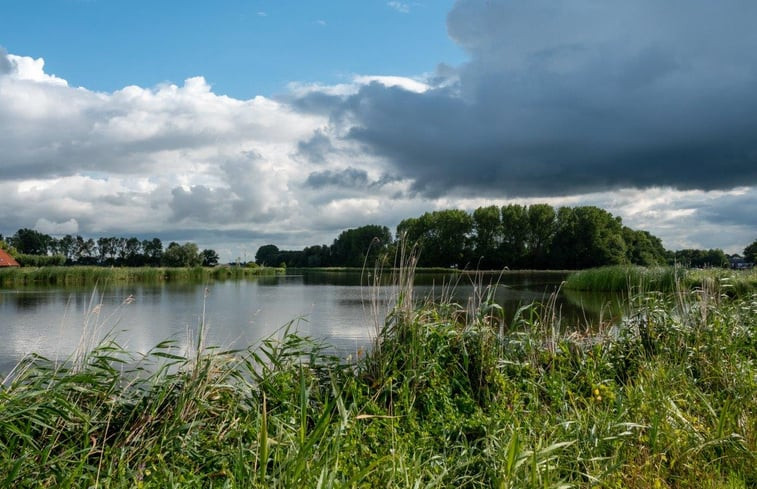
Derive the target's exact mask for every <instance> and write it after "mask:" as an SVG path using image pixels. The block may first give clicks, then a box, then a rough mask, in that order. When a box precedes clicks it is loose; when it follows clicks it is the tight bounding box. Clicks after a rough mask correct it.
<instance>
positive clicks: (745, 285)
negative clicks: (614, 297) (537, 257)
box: [565, 265, 757, 295]
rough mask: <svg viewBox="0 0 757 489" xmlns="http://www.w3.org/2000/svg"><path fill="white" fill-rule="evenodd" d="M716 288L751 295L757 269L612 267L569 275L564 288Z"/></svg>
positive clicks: (735, 293) (623, 290)
mask: <svg viewBox="0 0 757 489" xmlns="http://www.w3.org/2000/svg"><path fill="white" fill-rule="evenodd" d="M704 287H707V288H716V289H718V291H722V292H725V293H728V294H729V295H748V294H750V293H753V292H755V291H757V269H752V270H740V271H737V270H729V269H722V268H708V269H703V270H699V269H685V268H681V267H649V268H647V267H639V266H624V265H618V266H610V267H599V268H591V269H587V270H581V271H578V272H574V273H572V274H570V275H569V276H568V278H567V280H566V281H565V288H567V289H571V290H594V291H614V292H628V291H658V292H673V291H675V290H678V289H680V288H686V289H695V288H700V289H701V288H704Z"/></svg>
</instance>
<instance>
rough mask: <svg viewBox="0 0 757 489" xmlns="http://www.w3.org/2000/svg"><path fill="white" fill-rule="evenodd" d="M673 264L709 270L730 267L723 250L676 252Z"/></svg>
mask: <svg viewBox="0 0 757 489" xmlns="http://www.w3.org/2000/svg"><path fill="white" fill-rule="evenodd" d="M673 259H674V262H675V263H679V264H681V265H683V266H686V267H693V268H709V267H727V266H729V265H730V261H729V260H728V257H727V256H726V254H725V253H724V252H723V250H717V249H716V250H678V251H676V252H674V253H673Z"/></svg>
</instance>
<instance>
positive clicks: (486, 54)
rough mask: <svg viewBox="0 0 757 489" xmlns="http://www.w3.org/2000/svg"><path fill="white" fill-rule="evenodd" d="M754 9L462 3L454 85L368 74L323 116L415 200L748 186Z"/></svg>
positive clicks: (756, 36) (752, 146)
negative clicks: (413, 85)
mask: <svg viewBox="0 0 757 489" xmlns="http://www.w3.org/2000/svg"><path fill="white" fill-rule="evenodd" d="M755 18H757V3H755V2H751V1H739V0H726V1H722V2H717V3H711V2H705V1H703V0H693V1H691V0H686V1H684V0H676V1H669V2H658V1H656V0H655V1H653V0H643V1H637V2H622V1H607V2H595V1H588V0H577V1H572V2H551V1H533V0H529V1H497V0H491V1H486V2H484V1H481V0H460V1H458V2H457V4H456V5H455V7H454V8H453V10H452V11H451V12H450V14H449V17H448V29H449V33H450V35H451V37H452V38H453V39H454V40H455V41H456V42H458V43H459V44H460V45H461V46H462V47H463V48H465V49H466V50H467V51H468V52H469V54H470V56H471V61H470V62H469V63H468V64H466V65H464V66H462V67H460V68H459V70H457V72H456V77H455V78H456V80H457V81H456V83H455V84H453V85H450V84H446V85H438V87H439V88H436V89H432V90H429V91H426V92H424V93H413V92H409V91H406V90H403V89H401V88H399V87H386V86H384V85H381V84H378V83H372V84H370V85H367V86H364V87H362V88H361V90H360V91H359V92H358V93H357V94H355V95H352V96H349V97H346V98H344V99H342V101H341V103H340V104H339V105H338V106H337V108H336V109H335V110H334V111H333V112H332V120H333V121H337V123H338V121H341V123H342V124H344V127H346V128H349V130H348V132H347V139H351V140H354V141H357V142H359V143H361V144H362V145H363V146H364V147H365V148H366V150H368V151H370V152H373V153H375V154H377V155H379V156H383V157H385V158H386V159H387V160H388V161H389V163H390V165H392V171H394V172H396V173H397V174H399V175H401V176H404V177H407V178H411V179H412V180H413V181H414V189H415V190H418V191H420V192H422V193H424V194H425V195H428V196H436V195H441V194H444V193H447V192H449V191H452V190H456V191H458V192H461V193H471V192H475V193H476V194H499V195H502V194H506V195H509V196H530V195H547V194H550V195H569V194H578V193H583V192H590V191H599V190H607V189H612V188H620V187H640V188H644V187H650V186H659V185H670V186H672V187H675V188H679V189H694V188H698V189H705V190H711V189H726V188H732V187H734V186H738V185H752V184H755V183H757V137H755V136H754V135H755V134H757V90H755V87H757V56H755V55H754V53H755V51H757V29H754V26H753V20H754V19H755ZM329 99H330V100H332V101H333V97H329ZM300 103H301V104H302V105H303V106H312V105H314V102H313V96H312V95H311V96H310V98H308V99H303V100H302V101H301V102H300Z"/></svg>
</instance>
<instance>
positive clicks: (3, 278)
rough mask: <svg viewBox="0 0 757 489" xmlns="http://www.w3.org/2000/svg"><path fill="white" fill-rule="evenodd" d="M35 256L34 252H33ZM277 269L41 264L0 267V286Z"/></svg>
mask: <svg viewBox="0 0 757 489" xmlns="http://www.w3.org/2000/svg"><path fill="white" fill-rule="evenodd" d="M35 257H36V255H35ZM281 271H282V270H281V269H279V268H269V267H256V268H246V267H231V266H220V267H213V268H201V267H194V268H187V267H182V268H160V267H138V268H127V267H123V268H105V267H96V266H91V267H87V266H65V267H61V266H45V267H41V268H3V269H0V287H19V286H24V285H41V284H46V285H92V286H94V285H97V284H104V283H114V282H126V283H159V282H168V281H183V282H187V281H190V282H191V281H194V282H197V281H207V280H211V279H213V280H226V279H241V278H245V277H254V276H257V275H266V274H275V273H280V272H281Z"/></svg>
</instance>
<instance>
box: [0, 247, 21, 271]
mask: <svg viewBox="0 0 757 489" xmlns="http://www.w3.org/2000/svg"><path fill="white" fill-rule="evenodd" d="M18 266H20V265H19V264H18V262H17V261H16V260H14V259H13V257H12V256H10V255H9V254H8V253H7V252H6V251H5V250H0V268H3V267H18Z"/></svg>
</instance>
